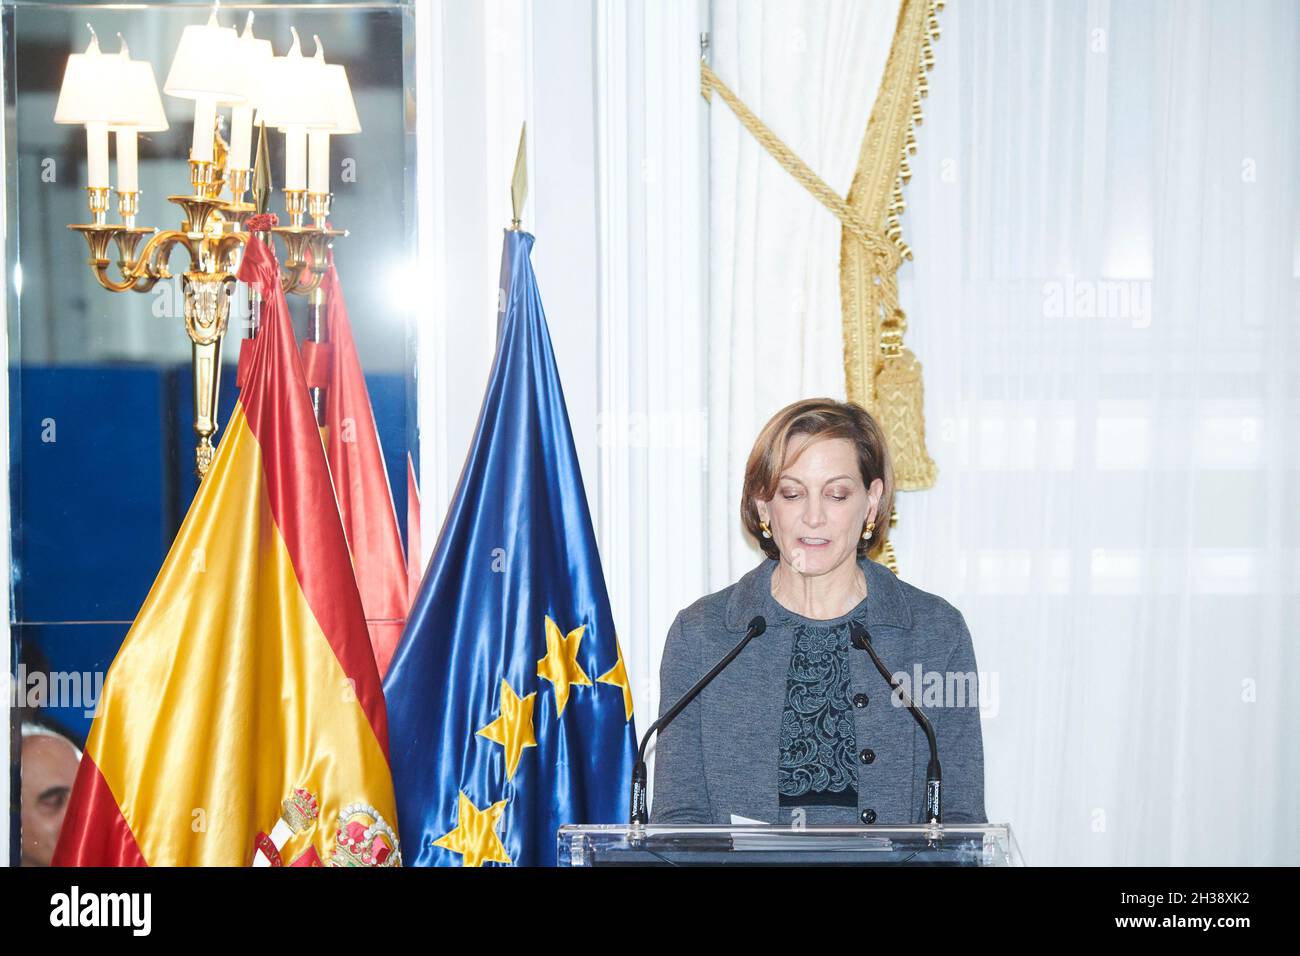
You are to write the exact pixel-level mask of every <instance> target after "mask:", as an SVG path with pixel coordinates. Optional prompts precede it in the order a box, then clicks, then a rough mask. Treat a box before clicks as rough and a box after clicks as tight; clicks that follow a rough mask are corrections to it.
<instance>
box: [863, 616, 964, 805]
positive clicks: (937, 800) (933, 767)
mask: <svg viewBox="0 0 1300 956" xmlns="http://www.w3.org/2000/svg"><path fill="white" fill-rule="evenodd" d="M849 634H850V636H851V637H850V639H851V641H852V643H853V646H854V647H856V648H857V649H858V650H860V651H866V652H867V653H868V654H870V655H871V661H872V663H873V664H875V665H876V670H878V671H880V676H881V677H883V678H884V679H885V681H886V683H888V684H889V688H890V690H892V691H894V692H895V693H896V694H898V695H899V697H900V698H902V701H903V705H904V706H905V707H907V709H908V710H909V711H911V712H912V716H913V717H914V718H915V719H916V722H917V723H918V724H920V725H921V729H922V730H924V731H925V739H926V740H927V741H928V742H929V744H930V762H929V764H927V765H926V768H925V819H926V822H927V823H929V824H931V825H935V824H939V823H942V822H943V801H942V798H941V780H942V775H941V773H940V770H939V745H938V743H937V742H936V741H935V739H934V728H933V727H932V726H930V720H929V718H928V717H926V716H925V714H924V713H922V711H921V708H919V707H917V706H916V704H914V703H912V698H911V697H909V696H907V691H905V690H904V689H903V682H902V681H901V680H895V679H894V677H893V675H891V674H890V673H889V668H887V667H886V666H885V664H884V661H882V660H881V659H880V656H879V655H878V654H876V649H875V648H874V647H872V646H871V635H870V634H869V633H868V632H867V629H866V627H865V626H864V625H863V624H862V623H861V622H860V621H850V622H849Z"/></svg>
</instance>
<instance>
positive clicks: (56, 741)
mask: <svg viewBox="0 0 1300 956" xmlns="http://www.w3.org/2000/svg"><path fill="white" fill-rule="evenodd" d="M22 740H23V747H22V865H23V866H49V865H50V860H51V858H52V857H53V856H54V845H55V844H56V843H58V841H59V831H60V830H61V829H62V828H63V814H64V811H66V810H67V808H68V797H69V796H70V795H71V793H72V782H73V781H74V780H75V779H76V777H77V767H78V765H79V764H80V763H81V751H80V750H78V749H77V745H76V744H74V743H73V742H72V741H71V740H69V739H68V738H67V737H66V736H64V735H63V734H62V733H60V732H59V731H57V730H55V729H53V728H52V727H49V726H47V725H45V724H41V723H37V722H35V721H30V720H25V721H23V725H22Z"/></svg>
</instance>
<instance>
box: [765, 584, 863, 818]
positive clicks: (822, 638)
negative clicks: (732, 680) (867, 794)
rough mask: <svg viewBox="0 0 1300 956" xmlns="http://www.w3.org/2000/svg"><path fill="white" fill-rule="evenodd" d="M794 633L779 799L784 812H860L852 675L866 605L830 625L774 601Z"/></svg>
mask: <svg viewBox="0 0 1300 956" xmlns="http://www.w3.org/2000/svg"><path fill="white" fill-rule="evenodd" d="M771 604H772V607H771V608H770V609H769V610H770V611H771V612H772V614H773V615H774V616H775V618H776V620H778V621H780V624H781V626H786V627H790V628H791V629H792V630H793V632H794V641H793V649H792V651H791V654H790V670H789V674H788V675H787V677H786V694H785V710H784V713H783V714H782V718H781V749H780V758H779V762H778V765H777V774H778V779H777V792H778V793H779V795H780V804H781V806H783V807H813V806H834V807H854V808H856V807H857V805H858V769H857V731H856V729H855V727H854V716H853V701H852V696H853V694H852V690H851V681H850V676H849V655H850V654H853V653H855V651H854V650H853V649H852V648H851V647H850V645H849V620H850V619H852V618H853V617H855V616H860V615H862V614H863V613H864V612H865V610H866V599H865V598H864V599H863V601H862V603H861V604H859V605H858V606H857V607H855V608H854V609H853V610H852V611H850V612H849V613H847V614H845V615H842V616H841V617H837V618H833V619H831V620H827V621H815V620H812V619H810V618H805V617H801V616H799V615H797V614H795V613H794V612H792V611H789V610H787V609H786V608H784V607H783V606H782V605H780V604H779V603H778V602H777V601H776V599H775V598H773V599H771Z"/></svg>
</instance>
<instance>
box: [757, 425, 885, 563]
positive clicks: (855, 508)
mask: <svg viewBox="0 0 1300 956" xmlns="http://www.w3.org/2000/svg"><path fill="white" fill-rule="evenodd" d="M805 445H807V447H806V448H805V447H804V446H805ZM786 461H787V464H786V466H785V467H784V468H783V469H782V470H781V474H780V480H779V482H778V484H777V488H776V496H775V497H774V498H773V499H772V500H771V501H762V500H759V499H755V501H754V505H755V507H756V508H757V509H758V516H759V518H760V519H761V520H763V521H766V522H767V524H768V527H769V528H770V529H771V531H772V540H773V541H775V542H776V546H777V548H778V549H779V550H780V552H781V558H782V560H784V561H786V562H788V563H789V564H790V565H791V566H792V567H793V568H794V569H795V570H796V571H799V572H800V573H801V574H807V575H818V574H825V573H826V572H828V571H831V570H834V569H835V568H837V567H839V566H840V565H842V564H843V563H844V562H845V561H856V560H857V549H858V542H859V541H861V540H862V530H863V526H864V525H865V524H866V522H867V521H869V520H870V521H876V522H877V523H878V522H879V519H878V518H877V517H876V509H877V508H878V507H879V505H880V496H881V495H882V494H883V493H884V483H883V482H882V481H881V480H880V479H879V478H877V479H876V480H875V481H873V482H872V483H871V487H870V488H866V487H864V486H863V484H862V472H861V471H860V470H859V469H858V456H857V453H856V452H855V451H854V448H853V444H852V442H850V441H849V440H848V439H846V438H823V439H821V440H819V441H814V442H811V443H809V442H808V438H807V436H804V435H796V436H794V437H793V438H791V440H790V447H789V449H788V450H787V455H786Z"/></svg>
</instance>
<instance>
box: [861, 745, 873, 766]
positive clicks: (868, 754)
mask: <svg viewBox="0 0 1300 956" xmlns="http://www.w3.org/2000/svg"><path fill="white" fill-rule="evenodd" d="M858 759H859V760H861V761H862V762H863V763H874V762H875V760H876V752H875V751H874V750H872V749H871V748H870V747H865V748H863V750H862V753H860V754H858Z"/></svg>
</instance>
